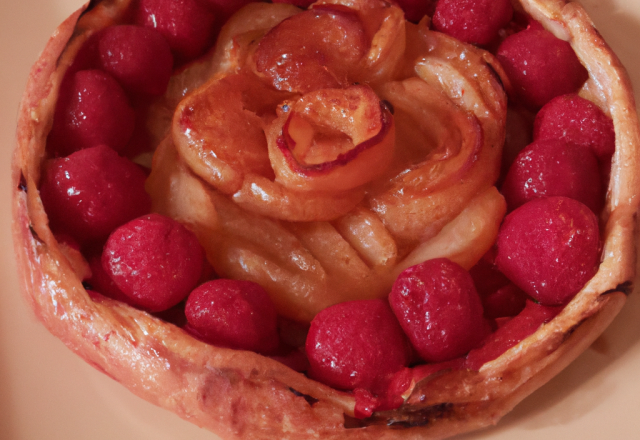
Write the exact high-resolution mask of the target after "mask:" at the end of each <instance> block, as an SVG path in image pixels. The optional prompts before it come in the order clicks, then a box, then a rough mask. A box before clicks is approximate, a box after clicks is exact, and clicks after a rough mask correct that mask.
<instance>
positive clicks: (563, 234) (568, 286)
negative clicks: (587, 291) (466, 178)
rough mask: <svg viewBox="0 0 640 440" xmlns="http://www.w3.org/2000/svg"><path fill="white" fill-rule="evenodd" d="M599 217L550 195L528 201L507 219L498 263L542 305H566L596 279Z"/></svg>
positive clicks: (579, 205)
mask: <svg viewBox="0 0 640 440" xmlns="http://www.w3.org/2000/svg"><path fill="white" fill-rule="evenodd" d="M599 239H600V235H599V231H598V219H597V218H596V216H595V214H594V213H593V211H591V210H590V209H589V208H587V207H586V206H585V205H583V204H582V203H580V202H578V201H576V200H573V199H569V198H566V197H548V198H544V199H536V200H533V201H531V202H528V203H525V204H524V205H522V206H521V207H520V208H518V209H516V210H515V211H513V212H512V213H510V214H509V215H507V217H506V218H505V220H504V223H503V224H502V227H501V228H500V232H499V233H498V240H497V242H496V245H497V247H498V254H497V256H496V264H497V266H498V269H500V270H501V271H502V272H503V273H504V274H505V275H506V276H507V277H508V278H509V279H510V280H511V281H513V283H514V284H515V285H517V286H518V287H520V288H521V289H522V290H524V291H525V292H526V293H527V294H529V295H530V296H532V297H533V298H535V299H536V300H537V301H538V302H540V303H541V304H544V305H549V306H553V305H560V304H566V303H567V302H569V301H570V300H571V298H573V297H574V296H575V294H576V293H578V292H579V291H580V289H582V287H583V286H584V285H585V283H586V282H587V281H589V279H591V277H593V275H595V273H596V270H597V266H598V261H599V258H600V241H599Z"/></svg>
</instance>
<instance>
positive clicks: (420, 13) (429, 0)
mask: <svg viewBox="0 0 640 440" xmlns="http://www.w3.org/2000/svg"><path fill="white" fill-rule="evenodd" d="M396 3H397V4H398V6H400V7H401V8H402V10H403V11H404V16H405V18H406V19H407V20H409V21H412V22H414V23H417V22H419V21H420V20H422V17H424V16H425V15H428V16H430V17H431V16H432V15H433V13H434V11H435V9H436V0H396Z"/></svg>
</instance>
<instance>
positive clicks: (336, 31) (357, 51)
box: [253, 0, 405, 93]
mask: <svg viewBox="0 0 640 440" xmlns="http://www.w3.org/2000/svg"><path fill="white" fill-rule="evenodd" d="M404 49H405V34H404V19H403V13H402V10H401V9H400V8H398V7H397V6H395V5H389V4H383V3H373V4H372V3H371V2H368V1H361V0H360V1H353V2H349V3H348V4H345V2H343V1H339V0H337V1H328V0H324V1H318V2H315V3H314V4H313V7H312V8H311V9H309V10H307V11H304V12H302V13H300V14H297V15H295V16H293V17H291V18H289V19H287V20H284V21H283V22H282V23H280V24H279V25H278V26H276V27H274V28H273V29H272V30H271V31H269V32H268V33H267V34H266V35H265V37H264V38H263V39H262V40H261V41H260V43H259V44H258V48H257V50H256V52H255V54H254V63H255V65H254V67H253V68H254V69H255V71H256V72H257V73H258V74H259V75H261V76H264V77H265V80H266V81H267V82H269V83H270V84H272V85H273V86H274V87H276V88H277V89H279V90H287V91H290V92H299V93H306V92H309V91H312V90H316V89H321V88H332V87H342V86H346V85H350V84H352V83H354V82H366V83H375V82H380V81H384V80H388V79H389V78H390V76H391V75H392V74H393V71H394V69H395V67H396V65H397V63H398V61H399V60H400V58H401V56H402V53H403V52H404Z"/></svg>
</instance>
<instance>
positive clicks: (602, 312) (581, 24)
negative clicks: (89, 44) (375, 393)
mask: <svg viewBox="0 0 640 440" xmlns="http://www.w3.org/2000/svg"><path fill="white" fill-rule="evenodd" d="M129 1H130V0H105V1H103V2H95V3H94V2H92V3H91V11H89V12H87V13H86V14H84V15H81V12H80V11H79V12H76V13H75V14H74V15H72V16H71V17H70V18H69V19H67V20H66V21H65V22H64V23H63V24H62V25H61V26H60V27H59V28H58V30H57V31H56V33H55V34H54V35H53V37H52V38H51V39H50V41H49V42H48V44H47V46H46V48H45V50H44V52H43V53H42V55H41V57H40V59H39V60H38V61H37V63H36V64H35V66H34V67H33V69H32V71H31V75H30V80H29V84H28V86H27V90H26V92H25V95H24V98H23V101H22V105H21V109H20V113H19V122H18V131H17V148H16V151H15V155H14V161H13V167H12V184H13V188H14V190H13V191H14V193H13V217H14V223H13V235H14V242H15V250H16V255H17V258H18V265H19V267H20V275H21V283H22V287H23V290H24V292H25V294H26V297H27V300H28V301H29V303H30V305H31V307H32V309H33V310H34V312H35V314H36V315H37V317H38V318H39V319H40V320H41V321H42V322H43V323H44V324H45V326H46V327H47V328H48V329H49V331H50V332H51V333H53V334H54V335H55V336H57V337H58V338H60V339H61V340H62V341H63V342H64V343H65V344H66V345H67V346H68V347H69V348H70V349H72V350H73V351H74V352H76V353H77V354H78V355H80V356H82V357H83V358H84V359H85V360H86V361H87V362H88V363H90V364H91V365H93V366H94V367H96V368H97V369H98V370H100V371H102V372H104V373H105V374H107V375H109V376H111V377H112V378H114V379H115V380H117V381H119V382H121V383H122V384H123V385H124V386H126V387H127V388H129V389H130V390H131V391H132V392H134V393H135V394H137V395H138V396H140V397H142V398H144V399H146V400H148V401H149V402H152V403H154V404H156V405H158V406H161V407H163V408H166V409H169V410H171V411H173V412H175V413H177V414H178V415H179V416H181V417H182V418H184V419H186V420H189V421H191V422H193V423H195V424H197V425H199V426H202V427H205V428H207V429H210V430H211V431H213V432H215V433H217V434H218V435H220V436H221V437H223V438H225V439H240V438H242V439H260V440H266V439H288V438H291V439H294V438H295V439H307V438H309V439H311V438H323V439H439V438H445V437H448V436H451V435H454V434H457V433H461V432H466V431H471V430H474V429H477V428H480V427H483V426H487V425H491V424H495V423H496V422H497V421H498V420H499V419H500V417H502V416H503V415H504V414H506V413H507V412H508V411H510V410H511V409H512V408H513V406H515V405H516V404H517V403H518V402H520V401H521V400H522V399H523V398H524V397H526V396H527V395H529V394H530V393H532V392H533V391H534V390H536V389H537V388H539V387H540V386H542V385H543V384H544V383H546V382H547V381H548V380H550V379H551V378H552V377H553V376H554V375H556V374H557V373H558V372H559V371H560V370H562V369H563V368H564V367H565V366H566V365H568V364H569V363H570V362H571V361H572V360H573V359H575V358H576V357H577V356H578V355H579V354H580V353H581V352H582V351H584V350H585V349H586V348H587V347H588V346H589V345H590V344H591V342H592V341H593V340H594V339H595V338H597V336H598V335H600V334H601V333H602V331H604V329H605V328H606V327H607V325H608V324H609V323H610V322H611V320H612V319H613V318H614V317H615V315H616V314H617V313H618V311H619V310H620V309H621V307H622V306H623V304H624V302H625V299H626V295H627V294H628V293H629V292H630V290H631V280H633V279H634V268H635V240H634V238H635V237H634V232H635V224H636V219H635V215H636V212H637V209H638V192H639V191H638V189H640V186H639V185H638V178H639V177H638V175H639V173H638V170H637V167H638V166H639V164H640V157H639V155H640V152H639V147H638V146H639V145H640V138H639V132H638V121H637V116H636V113H635V103H634V99H633V95H632V92H631V87H630V81H629V79H628V77H627V74H626V72H625V71H624V69H623V68H622V66H621V65H620V62H619V61H618V59H617V58H616V56H615V55H614V54H613V53H612V52H611V50H610V49H609V48H608V46H607V45H606V44H605V43H604V41H603V40H602V38H601V37H600V35H599V34H598V32H597V31H596V30H595V29H594V28H593V26H592V24H591V22H590V20H589V18H588V17H587V15H586V13H585V12H584V10H583V9H582V8H581V7H580V6H578V5H577V4H575V3H565V1H563V0H522V1H521V7H524V8H525V9H526V10H527V11H528V12H529V13H530V14H531V15H533V16H534V17H535V18H536V19H538V20H539V21H541V22H542V23H543V25H544V26H545V27H547V28H548V29H550V30H552V31H553V32H554V33H555V34H556V35H557V36H559V37H560V38H564V39H566V40H568V41H570V42H571V44H572V46H573V47H574V49H575V50H576V53H577V54H578V56H579V58H580V59H581V61H582V63H583V64H584V65H585V66H586V67H587V69H588V70H589V72H590V75H591V78H592V79H591V80H590V81H589V84H588V87H587V90H586V91H585V93H586V94H587V95H588V97H589V98H590V99H592V100H594V101H595V102H597V103H598V104H599V105H600V106H601V107H602V108H603V109H605V111H607V112H608V113H610V114H611V116H612V117H613V120H614V124H615V128H616V154H615V156H614V162H613V168H612V173H611V184H610V187H609V192H608V197H607V206H606V208H605V212H604V214H603V216H604V218H603V222H604V224H605V225H606V226H605V227H604V232H603V235H604V238H605V241H604V250H603V262H602V264H601V266H600V269H599V271H598V274H597V275H596V276H595V277H594V278H593V279H592V280H591V281H590V282H589V283H588V284H587V285H586V286H585V287H584V289H583V290H582V291H581V292H580V293H579V294H578V295H577V296H576V298H575V299H574V300H573V301H572V302H571V303H570V304H569V305H568V306H567V307H566V308H565V310H564V311H563V312H562V313H561V314H560V315H559V316H558V317H556V318H555V319H554V320H553V321H552V322H550V323H549V324H546V325H544V326H543V327H541V328H540V329H539V330H538V331H537V332H536V333H535V334H534V335H532V336H530V337H529V338H527V339H525V340H524V341H522V342H521V343H520V344H518V345H517V346H515V347H513V348H512V349H510V350H509V351H507V352H506V353H505V354H503V355H502V356H501V357H500V358H498V359H496V360H494V361H492V362H489V363H487V364H486V365H484V366H483V367H482V369H481V370H480V371H479V372H471V371H461V372H460V371H459V372H450V373H445V374H443V375H440V376H438V377H437V378H435V379H433V380H429V381H428V383H419V384H418V385H417V386H416V389H415V390H414V392H413V395H412V396H411V398H410V402H420V403H419V404H407V405H405V406H404V407H402V408H401V409H400V410H398V411H396V412H393V413H390V414H383V415H382V416H384V417H383V420H384V421H385V423H383V424H378V421H379V420H380V417H374V418H372V419H371V420H368V421H364V422H359V423H353V419H351V417H350V416H352V415H353V408H354V400H353V398H352V397H351V396H349V395H348V394H346V393H342V392H338V391H335V390H332V389H331V388H329V387H326V386H324V385H321V384H319V383H317V382H314V381H311V380H309V379H307V378H306V377H305V376H304V375H301V374H299V373H296V372H294V371H292V370H290V369H288V368H287V367H285V366H283V365H281V364H280V363H278V362H276V361H273V360H270V359H268V358H264V357H262V356H259V355H257V354H254V353H250V352H241V351H234V350H228V349H221V348H216V347H213V346H210V345H207V344H204V343H202V342H199V341H196V340H195V339H193V338H192V337H190V336H189V335H187V334H186V333H185V332H184V331H182V330H181V329H179V328H177V327H175V326H173V325H171V324H167V323H165V322H163V321H160V320H158V319H156V318H154V317H151V316H150V315H148V314H146V313H144V312H141V311H139V310H136V309H133V308H130V307H128V306H126V305H123V304H121V303H118V302H115V301H111V300H108V299H98V300H95V301H94V300H92V299H90V298H89V296H88V294H87V292H86V291H85V289H84V288H83V286H82V283H81V280H79V279H78V277H77V276H76V275H75V274H74V272H73V270H72V268H71V265H70V264H69V262H68V261H67V260H66V259H65V258H64V256H63V255H62V253H61V252H60V249H59V246H58V244H57V243H56V241H55V239H54V237H53V235H52V233H51V231H50V230H49V229H48V222H47V217H46V214H45V212H44V210H43V207H42V203H41V201H40V198H39V194H38V190H37V188H38V186H37V185H38V181H39V171H40V165H41V162H42V160H43V157H44V147H45V141H46V136H47V133H48V131H49V129H50V126H51V121H52V117H53V109H54V105H55V100H56V97H57V88H58V86H59V83H60V79H61V77H62V75H63V74H64V72H65V70H66V67H68V65H69V63H70V62H71V60H72V58H73V54H74V53H75V51H77V48H78V47H79V46H80V45H81V44H82V42H83V41H84V40H85V39H86V38H87V36H88V35H89V34H90V33H91V32H94V31H95V30H97V29H100V28H102V27H105V26H108V25H110V24H112V23H114V22H118V21H119V19H120V14H121V12H122V11H124V10H125V9H126V7H127V6H128V3H129ZM79 18H80V21H79V22H78V19H79ZM76 22H78V24H77V26H76ZM68 41H70V42H69V43H68ZM425 382H426V381H425ZM345 419H346V425H347V426H349V427H345ZM389 421H392V422H393V423H392V425H391V426H387V423H389Z"/></svg>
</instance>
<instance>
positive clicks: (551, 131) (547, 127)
mask: <svg viewBox="0 0 640 440" xmlns="http://www.w3.org/2000/svg"><path fill="white" fill-rule="evenodd" d="M533 136H534V139H564V140H566V141H567V142H571V143H574V144H576V145H580V146H583V147H586V148H589V149H591V150H592V151H593V153H594V154H595V155H596V156H597V157H598V159H599V160H600V161H601V162H603V163H606V162H609V161H610V160H611V156H612V155H613V153H614V151H615V148H616V139H615V133H614V131H613V121H612V120H611V118H610V117H608V116H607V115H605V114H604V112H603V111H602V110H600V108H599V107H598V106H597V105H595V104H594V103H593V102H591V101H588V100H586V99H584V98H581V97H579V96H578V95H575V94H570V95H563V96H558V97H557V98H554V99H552V100H551V101H549V102H548V103H547V104H546V105H545V106H544V107H542V108H541V109H540V111H539V112H538V115H537V116H536V119H535V121H534V125H533Z"/></svg>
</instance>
